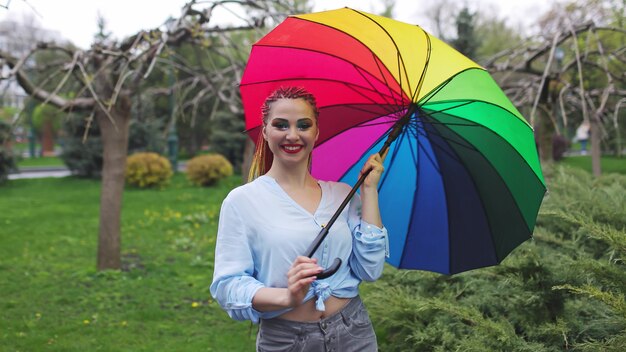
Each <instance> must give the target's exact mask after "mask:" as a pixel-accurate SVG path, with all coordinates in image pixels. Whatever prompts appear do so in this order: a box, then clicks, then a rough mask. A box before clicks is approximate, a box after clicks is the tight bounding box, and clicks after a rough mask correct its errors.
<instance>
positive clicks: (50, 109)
mask: <svg viewBox="0 0 626 352" xmlns="http://www.w3.org/2000/svg"><path fill="white" fill-rule="evenodd" d="M66 115H67V114H66V113H64V112H62V111H61V110H59V109H57V108H55V107H54V106H52V105H48V104H45V105H44V104H39V105H37V107H35V110H34V111H33V116H32V118H33V126H34V127H35V130H36V131H37V133H41V132H42V129H43V127H44V125H45V124H46V123H50V124H51V125H52V130H53V131H54V132H56V131H58V130H59V128H61V121H62V120H63V118H64V117H65V116H66Z"/></svg>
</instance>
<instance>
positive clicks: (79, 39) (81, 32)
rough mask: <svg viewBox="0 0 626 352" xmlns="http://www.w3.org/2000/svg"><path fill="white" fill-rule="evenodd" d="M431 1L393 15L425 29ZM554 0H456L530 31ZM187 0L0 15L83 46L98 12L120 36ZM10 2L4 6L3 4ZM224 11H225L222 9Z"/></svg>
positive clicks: (15, 9) (84, 3) (341, 1)
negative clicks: (29, 21)
mask: <svg viewBox="0 0 626 352" xmlns="http://www.w3.org/2000/svg"><path fill="white" fill-rule="evenodd" d="M431 1H433V0H396V5H395V11H394V16H393V17H394V18H395V19H397V20H400V21H404V22H407V23H412V24H418V25H420V26H422V27H423V28H424V29H426V30H427V31H429V32H434V30H433V29H432V28H429V26H430V25H432V24H431V23H430V22H429V21H428V20H427V19H425V18H424V17H423V10H421V9H422V8H423V7H425V6H429V5H430V4H431ZM553 1H556V0H550V1H546V0H505V1H498V0H459V1H458V4H459V6H461V5H462V4H469V5H470V8H472V9H475V10H479V11H481V12H486V11H487V12H488V13H496V14H497V15H498V17H500V18H504V19H507V20H509V21H510V22H511V24H512V25H513V27H514V28H522V27H523V28H526V29H527V30H530V28H531V26H532V24H534V23H535V21H536V20H537V18H538V16H539V15H540V14H541V13H543V12H544V11H545V10H547V9H548V8H549V6H550V5H549V4H550V3H551V2H553ZM186 2H187V1H186V0H0V6H1V7H0V20H10V19H15V20H23V19H24V16H32V17H35V19H36V20H37V22H38V23H39V24H40V25H41V27H43V28H45V29H47V30H52V31H57V32H58V33H59V34H60V36H62V37H63V38H65V39H68V40H70V41H71V42H73V43H74V44H75V45H77V46H78V47H80V48H83V49H87V48H89V46H90V44H91V43H92V39H93V35H94V34H95V33H96V32H97V25H96V19H97V16H98V13H100V14H101V15H102V16H103V17H104V18H105V19H106V21H107V27H108V29H109V30H110V31H111V32H112V35H113V37H115V38H117V39H123V38H124V37H126V36H130V35H132V34H134V33H136V32H138V31H139V30H141V29H150V28H156V27H159V26H161V25H163V23H164V22H165V20H166V19H167V18H168V17H170V16H174V17H178V15H179V14H180V9H181V8H182V6H183V5H184V4H185V3H186ZM7 4H8V8H5V7H7ZM314 4H315V5H314V6H315V8H314V10H315V11H323V10H330V9H336V8H340V7H344V6H348V7H352V8H355V9H359V10H362V11H366V12H380V11H381V10H382V5H381V1H380V0H315V2H314ZM222 16H224V17H225V16H227V15H226V14H223V15H222Z"/></svg>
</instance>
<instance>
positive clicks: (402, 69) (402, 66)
mask: <svg viewBox="0 0 626 352" xmlns="http://www.w3.org/2000/svg"><path fill="white" fill-rule="evenodd" d="M350 10H352V11H354V12H356V13H358V14H360V15H361V16H363V17H365V18H367V19H369V20H370V21H372V22H373V23H375V24H376V25H377V26H378V27H379V28H380V29H381V30H382V31H383V32H385V34H387V37H389V40H391V42H392V43H393V46H394V47H395V48H396V53H397V55H398V73H399V76H400V82H402V73H403V72H404V76H405V77H406V81H407V86H408V88H409V89H408V90H407V91H408V92H410V91H411V82H410V81H409V75H408V73H407V72H406V66H405V65H404V60H403V59H402V55H400V49H399V48H398V44H397V43H396V41H395V40H394V39H393V37H392V36H391V34H389V32H388V31H387V29H385V27H383V26H382V25H381V24H380V23H378V22H377V21H375V20H374V19H373V18H371V17H370V16H368V15H367V14H365V13H363V12H361V11H358V10H355V9H350ZM400 62H401V63H402V64H400ZM400 87H402V84H401V85H400Z"/></svg>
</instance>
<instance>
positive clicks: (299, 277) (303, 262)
mask: <svg viewBox="0 0 626 352" xmlns="http://www.w3.org/2000/svg"><path fill="white" fill-rule="evenodd" d="M323 270H324V269H323V268H322V267H320V266H319V265H317V259H315V258H309V257H305V256H299V257H298V258H296V260H294V262H293V264H291V268H290V269H289V271H287V283H288V286H287V297H286V301H287V306H289V307H297V306H299V305H300V304H302V300H304V297H305V296H306V294H307V292H309V287H310V286H311V283H313V281H315V279H316V278H317V277H316V275H317V274H319V273H321V272H322V271H323Z"/></svg>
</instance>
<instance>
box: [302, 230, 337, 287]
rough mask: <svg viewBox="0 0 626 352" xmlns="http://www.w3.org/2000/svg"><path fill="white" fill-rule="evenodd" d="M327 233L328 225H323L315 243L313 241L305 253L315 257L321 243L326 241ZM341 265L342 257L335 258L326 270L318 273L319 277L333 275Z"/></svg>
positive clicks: (323, 277) (319, 278)
mask: <svg viewBox="0 0 626 352" xmlns="http://www.w3.org/2000/svg"><path fill="white" fill-rule="evenodd" d="M326 235H328V227H322V229H321V230H320V233H319V234H317V237H315V239H314V240H313V243H311V245H310V246H309V248H308V249H307V250H306V254H305V255H306V256H307V257H309V258H311V257H313V254H314V253H315V251H316V250H317V249H318V248H319V246H320V244H322V241H324V238H326ZM340 266H341V259H339V258H335V260H334V261H333V263H332V264H331V265H330V266H329V267H328V268H327V269H326V270H324V271H322V272H321V273H319V274H317V275H316V276H317V279H318V280H322V279H325V278H327V277H329V276H331V275H333V274H334V273H336V272H337V270H339V267H340Z"/></svg>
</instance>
